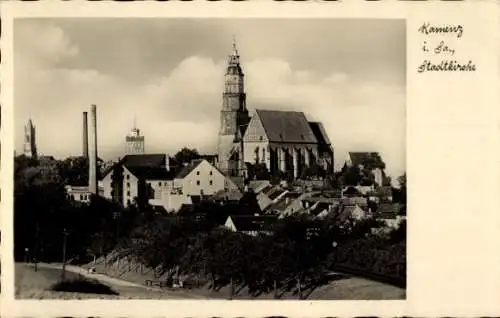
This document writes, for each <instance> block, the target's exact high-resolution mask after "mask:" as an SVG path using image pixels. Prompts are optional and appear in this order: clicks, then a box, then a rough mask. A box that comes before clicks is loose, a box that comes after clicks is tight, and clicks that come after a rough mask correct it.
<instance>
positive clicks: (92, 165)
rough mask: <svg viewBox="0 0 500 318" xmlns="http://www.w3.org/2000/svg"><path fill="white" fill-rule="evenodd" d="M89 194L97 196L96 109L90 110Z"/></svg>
mask: <svg viewBox="0 0 500 318" xmlns="http://www.w3.org/2000/svg"><path fill="white" fill-rule="evenodd" d="M90 125H91V127H90V143H89V146H90V149H89V192H90V193H92V194H97V109H96V106H95V105H92V106H91V109H90Z"/></svg>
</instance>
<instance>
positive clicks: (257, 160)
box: [254, 147, 259, 163]
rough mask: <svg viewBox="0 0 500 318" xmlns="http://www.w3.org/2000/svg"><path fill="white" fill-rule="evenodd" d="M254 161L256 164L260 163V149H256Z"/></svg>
mask: <svg viewBox="0 0 500 318" xmlns="http://www.w3.org/2000/svg"><path fill="white" fill-rule="evenodd" d="M254 160H255V163H259V147H257V148H255V155H254Z"/></svg>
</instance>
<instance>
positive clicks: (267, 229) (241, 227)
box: [224, 215, 278, 236]
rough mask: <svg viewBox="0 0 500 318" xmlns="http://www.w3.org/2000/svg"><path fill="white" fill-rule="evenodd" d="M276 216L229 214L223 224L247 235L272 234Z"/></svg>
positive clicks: (276, 219)
mask: <svg viewBox="0 0 500 318" xmlns="http://www.w3.org/2000/svg"><path fill="white" fill-rule="evenodd" d="M277 221H278V218H277V217H275V216H272V215H230V216H228V218H227V220H226V223H225V224H224V226H225V227H226V228H228V229H230V230H231V231H234V232H241V233H244V234H247V235H252V236H256V235H258V234H272V233H273V230H274V227H275V225H276V223H277Z"/></svg>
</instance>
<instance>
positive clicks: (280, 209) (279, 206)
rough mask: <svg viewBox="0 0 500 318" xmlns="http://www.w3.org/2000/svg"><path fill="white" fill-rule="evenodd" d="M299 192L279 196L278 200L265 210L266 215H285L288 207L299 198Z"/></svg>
mask: <svg viewBox="0 0 500 318" xmlns="http://www.w3.org/2000/svg"><path fill="white" fill-rule="evenodd" d="M300 195H301V194H300V193H299V192H287V193H285V194H284V195H282V196H280V198H279V200H277V201H276V202H274V203H273V204H271V205H270V206H269V207H268V208H267V209H266V211H265V212H266V213H269V214H273V215H278V216H281V215H283V214H284V213H285V211H286V210H287V209H288V207H289V206H290V205H291V204H293V203H294V202H295V201H296V200H297V198H299V197H300Z"/></svg>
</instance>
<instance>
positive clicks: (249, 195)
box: [235, 189, 261, 215]
mask: <svg viewBox="0 0 500 318" xmlns="http://www.w3.org/2000/svg"><path fill="white" fill-rule="evenodd" d="M235 212H237V214H243V215H253V214H256V213H260V212H261V210H260V206H259V203H258V201H257V195H256V194H255V192H254V191H253V190H251V189H249V190H248V191H246V192H245V193H244V194H243V196H242V197H241V199H240V201H239V203H238V211H235Z"/></svg>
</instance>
